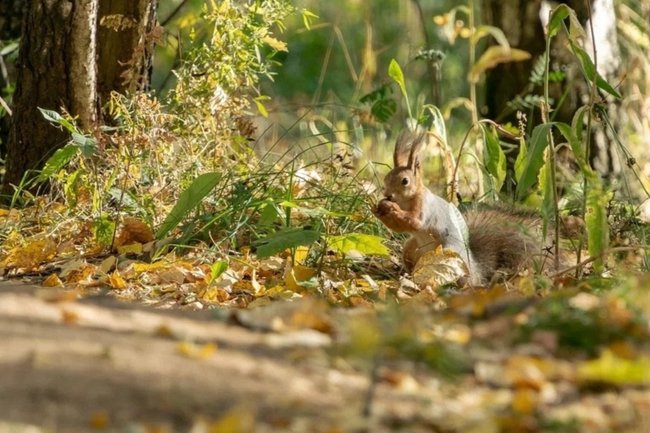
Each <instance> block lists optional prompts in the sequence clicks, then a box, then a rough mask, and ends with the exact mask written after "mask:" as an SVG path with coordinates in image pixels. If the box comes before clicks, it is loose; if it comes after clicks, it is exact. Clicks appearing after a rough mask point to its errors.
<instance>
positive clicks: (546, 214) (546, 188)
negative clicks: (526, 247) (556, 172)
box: [539, 148, 555, 237]
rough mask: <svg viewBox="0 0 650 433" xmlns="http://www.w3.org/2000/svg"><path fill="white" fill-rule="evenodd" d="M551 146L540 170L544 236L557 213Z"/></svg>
mask: <svg viewBox="0 0 650 433" xmlns="http://www.w3.org/2000/svg"><path fill="white" fill-rule="evenodd" d="M548 151H549V148H547V149H546V152H545V153H546V154H547V155H546V158H544V159H545V161H544V165H543V166H542V169H541V170H540V172H539V191H540V193H541V196H542V212H541V214H542V220H543V236H544V237H546V233H547V230H548V226H549V224H550V223H551V222H553V220H554V213H555V206H554V203H555V194H554V191H553V169H552V161H551V158H549V156H548Z"/></svg>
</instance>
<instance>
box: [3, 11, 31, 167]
mask: <svg viewBox="0 0 650 433" xmlns="http://www.w3.org/2000/svg"><path fill="white" fill-rule="evenodd" d="M25 5H26V3H25V1H24V0H3V1H1V2H0V40H3V41H9V40H15V39H18V38H20V33H21V31H22V28H23V17H24V15H25ZM7 57H8V56H7ZM0 62H1V63H0V87H1V88H2V89H9V88H10V87H11V86H13V83H14V82H15V80H16V73H15V72H16V71H15V69H14V65H13V63H9V62H7V61H6V58H0ZM0 96H2V97H3V98H5V102H6V103H8V104H9V103H11V102H10V99H11V98H9V96H10V94H9V92H5V91H3V92H2V94H1V95H0ZM5 111H6V110H4V109H3V110H0V112H2V114H0V158H2V159H4V158H5V155H6V153H7V141H8V138H9V129H10V116H9V114H8V113H6V112H5Z"/></svg>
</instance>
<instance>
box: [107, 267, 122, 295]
mask: <svg viewBox="0 0 650 433" xmlns="http://www.w3.org/2000/svg"><path fill="white" fill-rule="evenodd" d="M108 284H110V286H111V287H112V288H114V289H116V290H124V289H126V281H124V278H123V277H122V275H120V273H119V272H118V271H117V270H115V271H113V273H112V274H111V275H110V277H109V278H108Z"/></svg>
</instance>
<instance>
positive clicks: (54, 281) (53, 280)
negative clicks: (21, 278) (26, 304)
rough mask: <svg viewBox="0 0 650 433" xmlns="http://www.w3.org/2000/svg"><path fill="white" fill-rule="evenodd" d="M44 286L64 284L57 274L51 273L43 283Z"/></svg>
mask: <svg viewBox="0 0 650 433" xmlns="http://www.w3.org/2000/svg"><path fill="white" fill-rule="evenodd" d="M41 285H42V286H43V287H61V286H63V281H61V279H60V278H59V276H58V275H57V274H51V275H50V276H49V277H47V278H46V279H45V280H43V283H42V284H41Z"/></svg>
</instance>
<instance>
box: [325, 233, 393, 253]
mask: <svg viewBox="0 0 650 433" xmlns="http://www.w3.org/2000/svg"><path fill="white" fill-rule="evenodd" d="M384 240H385V239H384V238H382V237H380V236H374V235H367V234H363V233H348V234H345V235H342V236H330V237H329V238H327V243H328V245H329V246H330V247H332V248H333V249H335V250H336V251H338V252H340V253H342V254H347V253H349V252H351V251H356V252H359V253H361V254H364V255H378V256H387V255H388V254H389V251H388V248H387V247H386V245H384V244H383V241H384Z"/></svg>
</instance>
